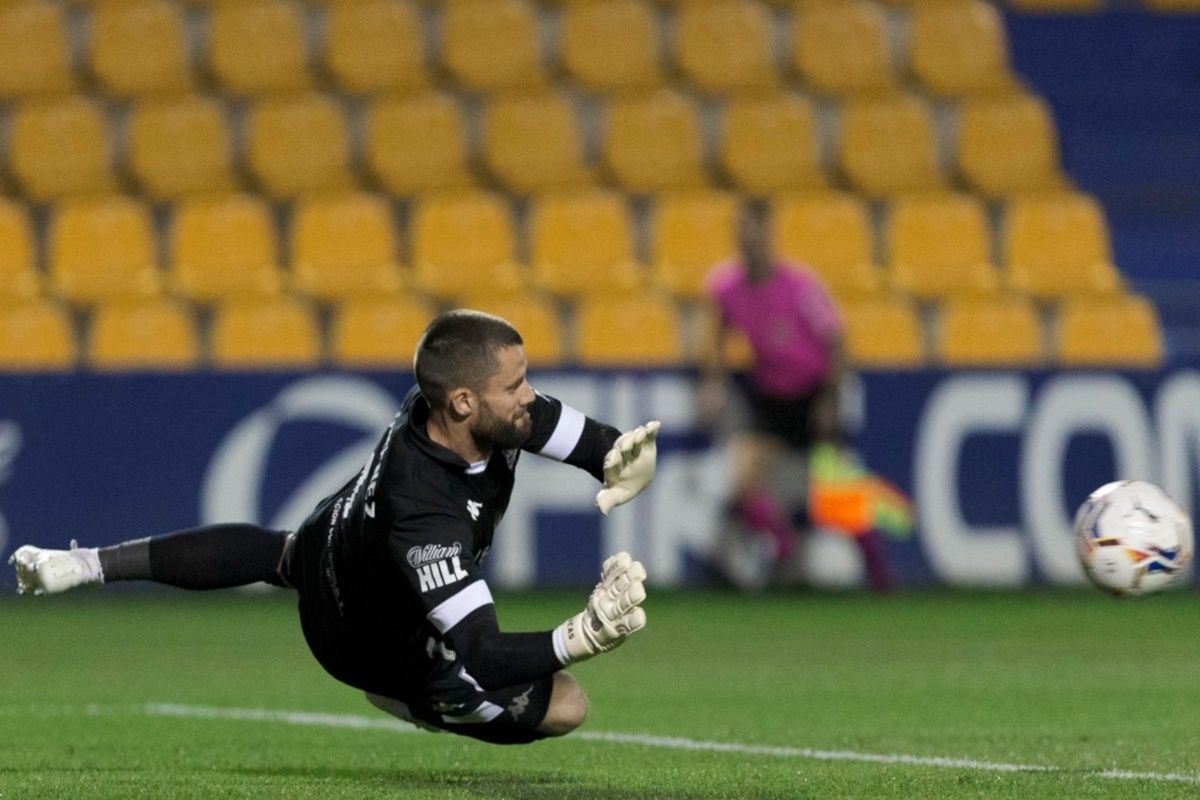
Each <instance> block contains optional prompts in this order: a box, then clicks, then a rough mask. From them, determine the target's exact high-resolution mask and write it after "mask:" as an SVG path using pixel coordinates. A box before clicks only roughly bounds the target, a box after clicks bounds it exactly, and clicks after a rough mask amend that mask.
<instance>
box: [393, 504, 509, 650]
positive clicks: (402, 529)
mask: <svg viewBox="0 0 1200 800" xmlns="http://www.w3.org/2000/svg"><path fill="white" fill-rule="evenodd" d="M472 540H473V535H472V532H471V527H470V525H468V524H467V522H466V521H465V520H462V519H458V518H457V517H454V516H452V515H451V514H449V513H440V512H439V513H430V514H425V515H419V516H416V517H413V518H412V519H405V520H402V521H398V522H394V523H393V524H392V527H391V530H390V532H389V536H388V549H389V550H390V552H391V555H392V558H393V560H394V561H395V563H396V567H397V569H398V571H399V572H400V574H401V575H402V576H403V578H404V581H405V582H406V584H407V585H408V588H409V589H410V590H411V592H412V594H413V596H414V597H417V598H419V599H420V603H421V606H422V607H423V608H424V610H425V617H426V619H428V620H429V621H430V623H432V624H433V626H434V627H435V628H437V629H438V632H439V633H442V634H445V633H446V632H447V631H449V630H450V629H451V628H453V627H454V626H455V625H457V624H458V623H459V622H461V621H462V620H463V619H465V618H466V617H467V616H468V615H469V614H471V613H472V612H473V611H476V610H478V609H480V608H482V607H484V606H488V605H491V604H492V593H491V591H490V590H489V589H488V585H487V583H486V582H485V581H484V580H483V575H482V573H481V571H480V569H479V566H478V565H477V564H476V561H477V559H476V558H475V553H474V552H472V550H471V546H472V545H471V542H472Z"/></svg>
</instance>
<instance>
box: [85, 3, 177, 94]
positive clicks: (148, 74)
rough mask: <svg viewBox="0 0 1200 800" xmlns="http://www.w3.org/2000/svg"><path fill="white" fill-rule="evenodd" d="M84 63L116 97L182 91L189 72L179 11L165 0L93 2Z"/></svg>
mask: <svg viewBox="0 0 1200 800" xmlns="http://www.w3.org/2000/svg"><path fill="white" fill-rule="evenodd" d="M88 64H89V66H90V68H91V71H92V73H93V74H94V75H95V76H96V78H97V79H98V80H99V81H100V84H101V85H102V86H103V87H104V90H105V91H106V92H107V93H109V94H114V95H117V96H119V97H131V96H145V95H151V94H170V93H180V92H186V91H187V90H188V89H189V88H191V85H192V76H191V73H190V72H189V70H188V60H187V43H186V40H185V37H184V24H183V15H182V12H181V11H180V10H179V8H178V7H177V6H175V5H174V4H173V3H170V2H167V0H135V1H134V2H130V3H128V4H126V3H117V4H112V5H107V4H106V5H100V6H98V7H97V8H96V9H95V10H94V11H93V12H92V38H91V50H90V52H89V54H88Z"/></svg>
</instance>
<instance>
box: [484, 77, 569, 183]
mask: <svg viewBox="0 0 1200 800" xmlns="http://www.w3.org/2000/svg"><path fill="white" fill-rule="evenodd" d="M483 130H484V139H485V142H486V147H485V152H484V158H485V160H486V162H487V166H488V169H489V170H491V172H492V174H493V175H495V176H496V177H497V178H499V179H500V181H501V182H502V183H503V184H504V185H505V186H507V187H508V188H509V189H511V190H514V191H517V192H530V191H537V190H544V189H562V188H566V187H572V186H580V185H583V184H587V183H589V182H590V181H591V179H592V173H591V170H589V169H588V168H587V167H586V166H585V165H584V163H583V145H582V142H581V141H580V131H579V124H578V122H577V121H576V118H575V109H574V108H573V107H572V105H571V103H570V101H569V100H568V99H567V98H566V97H565V96H564V95H561V94H558V93H546V94H533V95H518V96H515V97H503V98H497V99H495V100H493V101H492V102H491V103H489V104H488V107H487V117H486V121H485V123H484V128H483Z"/></svg>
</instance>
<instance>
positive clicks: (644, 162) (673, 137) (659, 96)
mask: <svg viewBox="0 0 1200 800" xmlns="http://www.w3.org/2000/svg"><path fill="white" fill-rule="evenodd" d="M604 161H605V163H606V164H607V165H608V168H609V170H611V172H612V174H613V176H614V177H615V179H616V181H617V183H619V184H620V185H621V186H622V187H623V188H625V189H627V190H629V191H632V192H657V191H662V190H664V189H684V188H690V187H697V186H701V185H703V184H704V183H705V177H704V172H703V168H702V166H701V141H700V129H699V125H698V124H697V121H696V106H695V104H694V103H693V102H692V101H690V100H688V99H686V98H684V97H683V96H682V95H680V94H678V93H676V92H674V91H669V90H663V91H660V92H657V93H655V94H653V95H649V96H645V97H641V96H635V97H625V98H620V99H616V100H614V101H613V102H612V103H611V105H610V107H609V109H608V131H607V135H606V136H605V140H604Z"/></svg>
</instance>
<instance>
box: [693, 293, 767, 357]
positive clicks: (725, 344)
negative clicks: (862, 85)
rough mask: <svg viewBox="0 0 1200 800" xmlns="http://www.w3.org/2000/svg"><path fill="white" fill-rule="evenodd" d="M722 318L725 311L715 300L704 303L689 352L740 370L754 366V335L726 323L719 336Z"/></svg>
mask: <svg viewBox="0 0 1200 800" xmlns="http://www.w3.org/2000/svg"><path fill="white" fill-rule="evenodd" d="M720 319H721V314H720V312H719V311H718V310H717V308H716V306H715V305H714V304H713V303H712V302H707V303H703V304H702V305H701V306H700V308H699V314H698V315H697V317H696V320H695V325H694V328H693V331H694V334H693V337H692V347H691V348H690V352H689V353H688V355H689V356H690V357H691V359H692V360H694V361H696V362H699V363H700V364H709V363H720V364H724V365H725V366H727V367H728V368H729V369H731V370H740V371H747V370H750V369H753V368H754V348H753V347H751V346H750V339H749V338H748V337H747V336H746V334H744V333H742V331H740V330H738V329H737V328H734V327H732V326H729V325H726V326H724V330H723V334H722V336H721V338H720V339H719V340H718V339H717V332H718V330H719V329H720ZM718 346H719V347H720V352H719V353H718V352H717V347H718Z"/></svg>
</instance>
